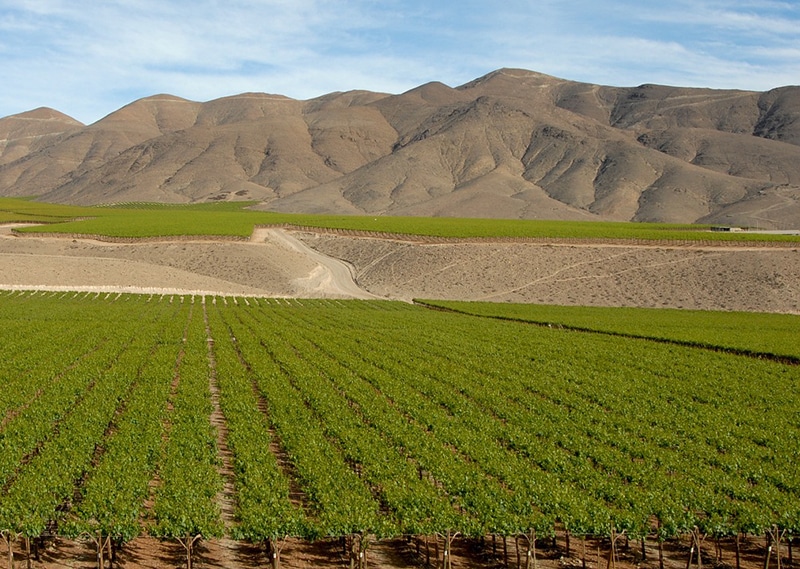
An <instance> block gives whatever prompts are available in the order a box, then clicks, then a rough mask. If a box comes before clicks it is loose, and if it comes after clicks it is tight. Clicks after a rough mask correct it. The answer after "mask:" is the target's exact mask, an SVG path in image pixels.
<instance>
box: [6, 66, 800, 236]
mask: <svg viewBox="0 0 800 569" xmlns="http://www.w3.org/2000/svg"><path fill="white" fill-rule="evenodd" d="M20 125H24V127H23V126H20ZM0 195H6V196H22V195H25V196H36V197H37V198H39V199H42V200H45V201H54V202H63V203H74V204H84V205H86V204H97V203H109V202H121V201H163V202H193V201H209V200H212V201H214V200H236V199H239V200H244V199H248V200H256V201H258V202H260V205H259V206H258V207H259V208H260V209H268V210H275V211H293V212H298V213H304V212H314V213H347V214H362V215H365V214H368V215H434V216H437V215H438V216H457V217H510V218H547V219H597V220H626V221H627V220H631V221H663V222H680V223H690V222H706V223H726V224H737V225H758V226H761V227H776V228H782V227H789V226H800V87H794V86H788V87H780V88H777V89H773V90H771V91H767V92H755V91H741V90H715V89H698V88H685V87H671V86H662V85H640V86H638V87H608V86H602V85H592V84H587V83H579V82H574V81H569V80H565V79H559V78H556V77H552V76H549V75H544V74H541V73H537V72H534V71H528V70H522V69H499V70H496V71H493V72H491V73H488V74H486V75H484V76H482V77H479V78H477V79H475V80H473V81H470V82H468V83H465V84H464V85H460V86H457V87H449V86H447V85H445V84H443V83H440V82H435V81H434V82H430V83H426V84H424V85H420V86H418V87H415V88H413V89H411V90H409V91H406V92H405V93H401V94H397V95H393V94H387V93H375V92H370V91H363V90H353V91H346V92H336V93H329V94H326V95H322V96H320V97H316V98H314V99H309V100H305V101H303V100H296V99H292V98H289V97H285V96H283V95H275V94H269V93H242V94H238V95H232V96H229V97H223V98H219V99H215V100H212V101H208V102H195V101H189V100H186V99H182V98H180V97H175V96H173V95H167V94H158V95H153V96H150V97H145V98H143V99H139V100H137V101H133V102H131V103H130V104H128V105H125V106H124V107H122V108H120V109H118V110H116V111H114V112H112V113H110V114H109V115H107V116H105V117H103V118H102V119H100V120H99V121H96V122H95V123H92V124H90V125H82V124H81V123H79V122H78V121H75V120H74V119H71V118H70V117H68V116H67V115H63V114H62V113H59V112H58V111H55V110H52V109H36V110H34V111H28V112H27V113H21V114H19V115H12V116H10V117H5V118H2V119H0Z"/></svg>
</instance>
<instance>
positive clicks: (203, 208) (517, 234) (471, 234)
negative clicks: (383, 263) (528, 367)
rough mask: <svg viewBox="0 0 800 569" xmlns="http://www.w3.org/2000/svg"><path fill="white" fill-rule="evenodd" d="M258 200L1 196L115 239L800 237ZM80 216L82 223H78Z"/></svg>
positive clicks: (24, 217)
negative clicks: (278, 209)
mask: <svg viewBox="0 0 800 569" xmlns="http://www.w3.org/2000/svg"><path fill="white" fill-rule="evenodd" d="M250 205H253V203H252V202H224V203H203V204H149V203H126V204H117V205H110V206H97V207H73V206H63V205H55V204H47V203H41V202H34V201H30V200H23V199H18V198H0V222H11V221H27V222H42V223H46V224H48V225H47V226H46V227H35V228H26V229H20V231H22V232H48V233H79V234H88V235H103V236H109V237H134V238H136V237H159V236H203V235H209V236H211V235H214V236H233V237H247V236H249V235H250V234H251V233H252V232H253V228H254V226H256V225H276V224H292V225H298V226H304V227H318V228H329V229H346V230H356V231H372V232H380V233H395V234H405V235H422V236H431V237H445V238H537V237H538V238H541V237H550V238H557V239H642V240H678V241H683V240H689V241H711V240H713V241H740V242H741V241H762V242H763V241H788V242H798V243H800V237H797V236H787V235H763V234H751V233H718V232H715V233H712V232H711V231H709V227H708V226H702V225H686V224H684V225H678V224H662V223H623V222H614V223H612V222H590V221H586V222H578V221H541V220H509V219H465V218H447V217H388V216H377V217H376V216H369V215H364V216H355V215H302V214H283V213H272V212H263V211H253V210H248V209H245V208H246V207H248V206H250ZM76 218H80V219H76Z"/></svg>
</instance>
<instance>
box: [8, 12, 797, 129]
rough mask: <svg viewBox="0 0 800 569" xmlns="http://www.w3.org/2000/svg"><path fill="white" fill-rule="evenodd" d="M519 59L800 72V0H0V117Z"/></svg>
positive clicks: (442, 71) (575, 71) (733, 78)
mask: <svg viewBox="0 0 800 569" xmlns="http://www.w3.org/2000/svg"><path fill="white" fill-rule="evenodd" d="M501 67H521V68H525V69H530V70H533V71H539V72H542V73H547V74H550V75H555V76H557V77H562V78H565V79H572V80H576V81H586V82H591V83H599V84H604V85H617V86H633V85H639V84H642V83H662V84H669V85H682V86H698V87H699V86H702V87H714V88H737V89H751V90H759V91H761V90H767V89H771V88H773V87H777V86H782V85H788V84H795V85H796V84H800V0H783V1H772V0H727V1H724V0H660V1H655V0H636V1H634V0H605V1H602V2H601V1H600V0H571V1H570V0H540V1H534V0H528V1H523V0H501V2H500V5H499V7H498V6H497V3H496V2H492V3H489V2H485V1H477V0H458V1H450V0H441V1H438V2H437V1H434V2H431V1H430V0H424V1H418V0H351V1H347V2H345V1H341V0H191V1H185V0H105V1H94V2H77V1H75V0H0V117H2V116H7V115H10V114H15V113H19V112H23V111H26V110H30V109H33V108H36V107H40V106H47V107H52V108H55V109H58V110H59V111H62V112H64V113H66V114H68V115H70V116H73V117H74V118H76V119H78V120H80V121H82V122H84V123H91V122H94V121H96V120H98V119H100V118H101V117H103V116H104V115H106V114H108V113H110V112H112V111H114V110H116V109H117V108H119V107H121V106H123V105H125V104H127V103H129V102H131V101H133V100H135V99H138V98H140V97H145V96H149V95H153V94H157V93H169V94H172V95H177V96H180V97H184V98H187V99H192V100H197V101H207V100H210V99H214V98H217V97H222V96H226V95H232V94H236V93H242V92H247V91H258V92H268V93H278V94H282V95H287V96H290V97H294V98H297V99H308V98H312V97H316V96H319V95H322V94H325V93H329V92H332V91H346V90H350V89H368V90H373V91H383V92H387V93H401V92H403V91H406V90H408V89H410V88H413V87H415V86H417V85H421V84H423V83H426V82H428V81H434V80H436V81H442V82H444V83H446V84H448V85H450V86H454V87H455V86H457V85H461V84H463V83H466V82H468V81H470V80H472V79H475V78H476V77H479V76H481V75H484V74H486V73H488V72H490V71H493V70H495V69H498V68H501Z"/></svg>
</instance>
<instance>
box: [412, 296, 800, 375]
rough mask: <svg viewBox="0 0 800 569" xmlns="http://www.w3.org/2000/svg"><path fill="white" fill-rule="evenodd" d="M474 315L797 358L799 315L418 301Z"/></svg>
mask: <svg viewBox="0 0 800 569" xmlns="http://www.w3.org/2000/svg"><path fill="white" fill-rule="evenodd" d="M420 302H421V303H424V304H426V305H429V306H437V307H441V308H448V309H450V310H455V311H458V312H462V313H466V314H473V315H477V316H485V317H493V318H502V319H509V320H520V321H525V322H532V323H535V324H543V325H551V326H563V327H567V328H574V329H582V330H590V331H596V332H606V333H611V334H619V335H625V336H635V337H639V338H649V339H658V340H668V341H674V342H681V343H687V344H695V345H702V346H708V347H714V348H720V349H726V350H736V351H741V352H749V353H753V354H770V355H774V356H778V357H786V358H793V359H797V360H800V342H798V338H800V316H797V315H791V314H766V313H752V312H715V311H704V310H677V309H664V308H605V307H594V306H552V305H537V304H500V303H493V302H456V301H443V300H425V301H420Z"/></svg>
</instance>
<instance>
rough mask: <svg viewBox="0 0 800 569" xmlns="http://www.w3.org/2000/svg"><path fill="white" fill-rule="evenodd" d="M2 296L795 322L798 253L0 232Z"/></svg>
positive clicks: (261, 234) (305, 236)
mask: <svg viewBox="0 0 800 569" xmlns="http://www.w3.org/2000/svg"><path fill="white" fill-rule="evenodd" d="M342 261H344V262H342ZM353 281H355V282H353ZM356 285H357V286H356ZM0 289H39V290H79V291H82V290H86V291H95V290H96V291H111V292H145V293H162V294H216V295H228V296H230V295H239V296H267V297H298V298H322V297H328V298H330V297H335V298H376V297H377V298H387V299H397V300H405V301H409V300H411V299H413V298H428V299H454V300H490V301H496V302H524V303H543V304H560V305H591V306H640V307H655V308H685V309H705V310H741V311H757V312H781V313H793V314H798V313H800V246H798V247H768V246H764V247H759V246H750V245H748V246H746V247H730V246H703V247H698V246H687V245H683V244H674V245H670V244H663V243H662V244H659V245H656V246H650V245H642V244H639V245H620V244H618V243H583V244H564V243H525V242H517V243H513V242H505V241H503V242H501V241H498V242H494V243H492V242H480V243H425V242H419V241H408V240H405V241H404V240H400V239H395V238H386V237H367V238H365V237H353V236H341V235H332V234H326V233H308V232H305V233H304V232H296V231H287V230H259V231H257V232H256V233H255V234H254V235H253V238H252V239H251V240H250V241H246V242H230V241H216V242H215V241H201V240H197V241H167V240H165V241H162V242H152V241H148V242H141V243H125V244H120V243H107V242H100V241H93V240H83V239H65V238H39V237H36V238H33V237H17V236H14V235H13V234H12V233H11V230H10V227H8V226H6V227H2V226H0Z"/></svg>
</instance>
